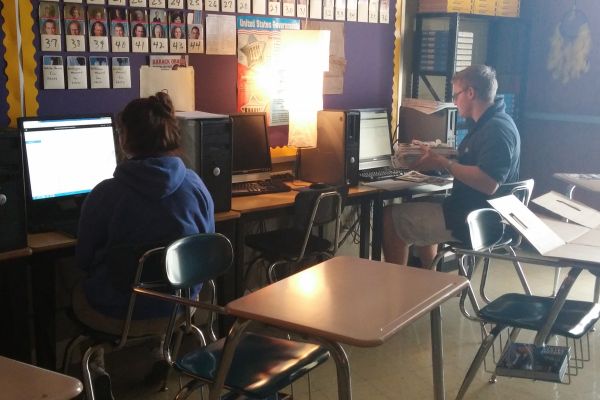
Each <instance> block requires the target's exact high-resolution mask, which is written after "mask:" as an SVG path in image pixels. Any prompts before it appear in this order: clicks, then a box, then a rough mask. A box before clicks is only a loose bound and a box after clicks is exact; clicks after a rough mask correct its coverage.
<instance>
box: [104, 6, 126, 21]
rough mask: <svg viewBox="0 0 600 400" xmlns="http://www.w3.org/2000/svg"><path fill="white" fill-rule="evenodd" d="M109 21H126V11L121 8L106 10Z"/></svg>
mask: <svg viewBox="0 0 600 400" xmlns="http://www.w3.org/2000/svg"><path fill="white" fill-rule="evenodd" d="M108 13H109V15H110V20H111V21H126V20H127V11H126V10H125V9H121V8H111V9H109V10H108Z"/></svg>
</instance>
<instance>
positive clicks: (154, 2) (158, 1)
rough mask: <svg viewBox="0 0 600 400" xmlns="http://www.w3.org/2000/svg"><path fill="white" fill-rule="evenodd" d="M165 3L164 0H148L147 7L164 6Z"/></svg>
mask: <svg viewBox="0 0 600 400" xmlns="http://www.w3.org/2000/svg"><path fill="white" fill-rule="evenodd" d="M166 5H167V2H166V0H150V2H149V4H148V7H150V8H165V7H166Z"/></svg>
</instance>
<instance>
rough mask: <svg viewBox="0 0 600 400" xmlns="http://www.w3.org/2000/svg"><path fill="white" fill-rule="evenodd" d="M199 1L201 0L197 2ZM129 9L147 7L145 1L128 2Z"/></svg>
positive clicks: (134, 0)
mask: <svg viewBox="0 0 600 400" xmlns="http://www.w3.org/2000/svg"><path fill="white" fill-rule="evenodd" d="M199 1H201V0H199ZM129 7H148V1H147V0H129Z"/></svg>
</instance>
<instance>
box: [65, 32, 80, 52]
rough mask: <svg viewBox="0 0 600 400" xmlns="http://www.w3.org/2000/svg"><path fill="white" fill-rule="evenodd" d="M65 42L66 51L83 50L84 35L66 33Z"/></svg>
mask: <svg viewBox="0 0 600 400" xmlns="http://www.w3.org/2000/svg"><path fill="white" fill-rule="evenodd" d="M65 43H66V44H67V51H71V52H72V51H79V52H82V51H85V36H83V35H67V37H66V39H65Z"/></svg>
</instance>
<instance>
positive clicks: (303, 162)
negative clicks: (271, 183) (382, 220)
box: [298, 110, 360, 186]
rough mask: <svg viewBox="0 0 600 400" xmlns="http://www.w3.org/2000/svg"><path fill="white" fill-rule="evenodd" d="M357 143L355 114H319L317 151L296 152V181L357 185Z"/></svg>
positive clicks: (338, 111)
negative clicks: (297, 176)
mask: <svg viewBox="0 0 600 400" xmlns="http://www.w3.org/2000/svg"><path fill="white" fill-rule="evenodd" d="M359 143H360V112H359V111H356V110H322V111H319V113H318V115H317V147H315V148H311V149H300V158H299V162H300V165H299V168H298V175H299V178H300V179H302V180H304V181H308V182H323V183H327V184H330V185H350V186H356V185H358V155H359V154H358V151H359Z"/></svg>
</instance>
